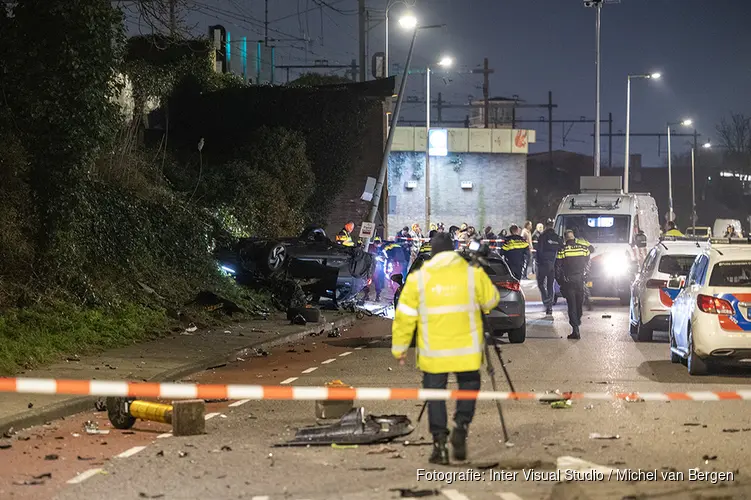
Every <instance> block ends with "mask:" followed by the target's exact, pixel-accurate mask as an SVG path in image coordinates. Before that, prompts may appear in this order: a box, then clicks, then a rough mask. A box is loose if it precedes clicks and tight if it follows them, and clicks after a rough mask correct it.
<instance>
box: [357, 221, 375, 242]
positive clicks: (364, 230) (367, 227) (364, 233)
mask: <svg viewBox="0 0 751 500" xmlns="http://www.w3.org/2000/svg"><path fill="white" fill-rule="evenodd" d="M374 233H375V223H374V222H363V223H362V226H361V227H360V238H372V237H373V234H374Z"/></svg>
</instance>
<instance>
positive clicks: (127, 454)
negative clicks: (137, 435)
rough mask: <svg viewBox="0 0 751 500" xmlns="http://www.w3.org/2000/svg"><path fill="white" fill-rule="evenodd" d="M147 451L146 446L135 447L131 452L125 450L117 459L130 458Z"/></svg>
mask: <svg viewBox="0 0 751 500" xmlns="http://www.w3.org/2000/svg"><path fill="white" fill-rule="evenodd" d="M145 449H146V447H145V446H134V447H133V448H131V449H129V450H125V451H124V452H122V453H120V454H119V455H117V456H116V457H115V458H128V457H132V456H133V455H135V454H136V453H138V452H140V451H143V450H145Z"/></svg>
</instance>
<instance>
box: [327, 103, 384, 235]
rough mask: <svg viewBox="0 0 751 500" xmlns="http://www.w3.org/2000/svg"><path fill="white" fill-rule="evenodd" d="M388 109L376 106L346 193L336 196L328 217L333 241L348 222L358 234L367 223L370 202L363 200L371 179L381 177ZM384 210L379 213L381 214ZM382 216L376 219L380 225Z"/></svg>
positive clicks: (382, 202) (345, 186) (349, 174)
mask: <svg viewBox="0 0 751 500" xmlns="http://www.w3.org/2000/svg"><path fill="white" fill-rule="evenodd" d="M385 116H386V113H385V108H384V107H383V106H374V107H373V109H372V110H371V112H370V115H369V116H368V119H367V120H368V121H367V125H366V127H365V130H364V133H363V135H362V138H361V142H360V145H359V146H360V147H359V151H358V155H357V159H356V161H355V162H354V163H353V165H352V169H351V170H350V172H349V173H348V174H347V179H346V181H345V184H344V187H343V188H342V192H341V193H340V194H339V195H338V196H337V197H336V200H335V203H334V209H333V210H332V212H331V213H330V214H329V216H328V221H327V222H328V223H327V225H326V227H325V230H326V234H327V235H329V237H331V238H332V239H333V236H334V235H335V234H336V233H338V232H339V231H340V230H341V229H342V227H343V226H344V224H346V223H347V221H350V220H351V221H353V222H354V223H355V234H359V232H360V223H361V222H362V221H363V220H365V218H366V217H367V215H368V211H369V210H370V202H368V201H363V200H361V199H360V197H361V196H362V193H363V190H364V189H365V182H366V181H367V178H368V177H373V178H375V179H377V178H378V171H379V170H380V168H381V159H382V158H383V146H384V142H385V138H384V127H385ZM386 196H387V193H386V190H385V189H384V192H383V193H382V198H381V204H382V206H383V205H384V204H385V200H386ZM381 213H383V210H381V211H379V215H380V214H381ZM379 220H380V217H379V218H377V219H376V223H378V222H379Z"/></svg>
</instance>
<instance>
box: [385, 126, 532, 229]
mask: <svg viewBox="0 0 751 500" xmlns="http://www.w3.org/2000/svg"><path fill="white" fill-rule="evenodd" d="M425 131H426V129H425V127H398V128H397V130H396V135H395V136H394V144H393V148H392V153H391V156H390V158H389V175H388V200H387V201H388V203H387V214H388V217H387V221H386V228H385V229H386V231H387V232H386V234H387V235H388V236H393V235H394V234H395V233H396V231H398V230H399V229H401V228H402V227H404V226H411V225H412V224H414V223H418V224H420V226H421V227H423V228H425V227H426V226H427V225H428V224H429V223H438V222H443V223H444V225H445V226H446V228H448V227H449V226H451V225H460V224H461V223H462V222H467V223H468V224H470V225H474V226H475V227H476V228H478V230H479V229H480V228H481V227H484V226H487V225H490V226H492V227H493V228H494V229H495V230H496V231H499V230H500V229H501V228H508V226H510V225H511V224H520V223H523V222H524V220H525V219H526V216H527V153H528V147H529V144H530V143H534V142H535V131H534V130H515V129H466V128H449V129H436V128H431V130H430V135H431V140H430V143H431V156H430V209H431V210H430V212H431V216H430V221H426V217H425V206H426V196H425V187H426V183H425V152H426V143H427V141H426V132H425Z"/></svg>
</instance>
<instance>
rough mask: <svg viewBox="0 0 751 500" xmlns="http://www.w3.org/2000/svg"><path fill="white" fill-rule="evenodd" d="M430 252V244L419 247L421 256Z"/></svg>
mask: <svg viewBox="0 0 751 500" xmlns="http://www.w3.org/2000/svg"><path fill="white" fill-rule="evenodd" d="M431 250H432V247H431V246H430V243H425V244H424V245H422V246H421V247H420V253H421V254H428V255H430V252H431Z"/></svg>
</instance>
